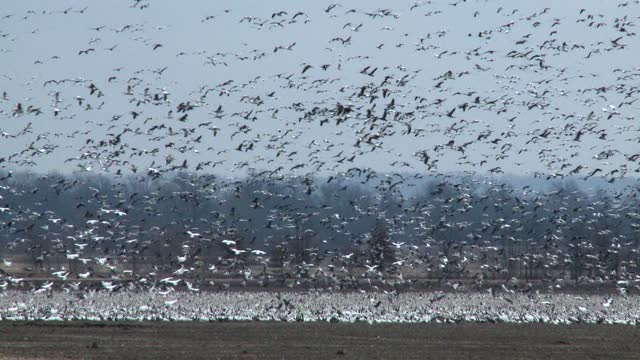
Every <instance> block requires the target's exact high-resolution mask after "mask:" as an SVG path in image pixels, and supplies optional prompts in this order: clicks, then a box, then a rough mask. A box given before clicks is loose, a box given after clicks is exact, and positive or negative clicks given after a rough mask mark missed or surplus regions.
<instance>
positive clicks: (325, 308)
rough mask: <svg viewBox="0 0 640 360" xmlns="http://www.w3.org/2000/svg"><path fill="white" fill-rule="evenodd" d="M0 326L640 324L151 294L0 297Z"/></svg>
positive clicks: (404, 303) (580, 316) (232, 295)
mask: <svg viewBox="0 0 640 360" xmlns="http://www.w3.org/2000/svg"><path fill="white" fill-rule="evenodd" d="M0 318H1V319H3V320H45V321H51V320H57V321H60V320H67V321H69V320H81V321H87V320H89V321H143V320H153V321H230V320H236V321H282V322H301V321H323V322H357V321H359V322H369V323H385V322H386V323H429V322H433V323H457V322H502V323H546V324H576V323H587V324H619V325H639V324H640V307H639V306H638V301H637V299H636V298H628V297H622V296H615V297H609V298H603V297H602V296H593V295H582V296H578V295H569V294H546V295H540V294H538V295H531V294H530V295H522V294H506V295H504V296H494V295H491V294H488V293H473V294H461V293H453V294H452V293H440V292H434V293H402V294H397V295H391V294H383V293H378V294H375V293H374V294H362V293H348V294H336V293H322V292H310V293H299V292H293V293H291V292H282V293H273V292H218V293H199V294H193V293H192V294H185V295H181V296H174V297H173V298H166V297H163V296H159V295H158V294H157V293H143V294H141V293H130V292H129V293H126V292H120V293H113V294H105V293H97V292H95V293H90V294H87V295H86V296H85V297H84V298H83V299H78V298H77V297H76V296H73V295H70V294H67V293H55V294H54V295H52V296H45V295H42V294H40V295H35V296H28V295H25V293H23V292H15V293H11V294H3V295H2V296H0Z"/></svg>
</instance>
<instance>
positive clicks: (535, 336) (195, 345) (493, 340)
mask: <svg viewBox="0 0 640 360" xmlns="http://www.w3.org/2000/svg"><path fill="white" fill-rule="evenodd" d="M181 358H183V359H305V360H309V359H337V358H341V359H563V360H569V359H581V360H582V359H640V328H637V327H628V326H612V325H571V326H554V325H543V324H535V325H514V324H414V325H398V324H378V325H368V324H329V323H306V324H305V323H273V322H271V323H256V322H211V323H206V322H185V323H175V322H173V323H159V322H144V323H83V322H74V323H38V322H2V323H0V359H181Z"/></svg>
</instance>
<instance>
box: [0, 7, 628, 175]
mask: <svg viewBox="0 0 640 360" xmlns="http://www.w3.org/2000/svg"><path fill="white" fill-rule="evenodd" d="M639 10H640V8H639V4H638V2H637V1H624V2H623V1H607V2H604V1H580V2H557V1H535V2H532V1H458V2H453V1H430V2H429V1H421V2H383V1H367V2H366V3H364V2H359V1H345V2H340V4H339V5H337V6H334V7H332V3H330V2H322V1H313V2H310V1H308V2H286V1H269V2H264V1H233V2H230V1H227V2H225V1H215V2H214V1H204V0H198V1H189V2H186V3H185V2H175V1H152V2H151V1H141V2H137V3H136V2H133V1H109V2H90V1H56V2H55V3H54V2H50V1H29V2H23V1H10V2H7V3H6V4H3V8H2V9H1V10H0V63H2V64H3V66H2V68H1V69H0V92H2V93H3V96H2V98H1V99H0V119H1V120H0V134H3V135H2V137H0V167H2V168H1V169H6V170H14V171H16V170H31V171H36V172H50V171H60V172H65V173H67V172H74V171H83V172H109V173H116V172H117V171H120V172H121V173H123V174H131V173H133V171H139V172H142V173H144V172H146V171H147V169H148V168H149V167H152V168H154V169H160V170H163V169H170V168H171V167H172V166H176V165H178V166H179V165H181V164H183V163H184V161H185V160H186V161H187V164H186V170H188V171H201V172H212V173H219V174H224V175H231V176H233V175H239V174H244V173H246V171H247V170H248V169H255V171H263V170H267V171H273V174H274V175H287V174H294V175H305V174H323V175H329V174H338V173H344V172H345V171H348V170H349V169H351V168H359V169H371V171H376V172H415V173H426V174H433V173H451V172H459V173H465V172H466V173H476V174H496V175H500V174H502V173H505V174H513V175H520V176H522V175H527V176H536V175H541V174H545V176H548V175H557V176H569V175H575V176H584V177H587V176H588V175H590V174H591V173H592V172H594V171H595V176H603V177H604V178H605V179H611V178H620V177H630V176H637V174H638V172H637V171H638V169H639V168H640V166H639V164H640V158H634V157H633V155H634V154H636V153H639V152H640V145H638V144H639V143H640V125H638V123H637V122H636V120H635V116H636V114H637V113H638V109H639V106H640V102H635V99H637V98H638V90H637V88H638V87H637V85H636V84H637V83H638V81H637V78H638V76H640V68H639V65H638V62H637V59H638V55H640V52H639V49H640V47H639V46H638V45H639V44H638V37H637V35H636V34H635V32H636V31H637V29H636V25H635V23H636V22H637V21H638V17H637V16H633V15H631V14H640V11H639ZM297 13H301V14H298V15H296V14H297ZM618 38H620V39H618ZM292 44H293V45H292ZM288 48H290V49H288ZM88 49H93V50H89V51H88V52H86V53H80V52H81V51H85V50H88ZM307 65H311V67H310V68H308V69H307V70H306V71H304V73H303V70H304V69H305V68H306V67H307ZM365 69H366V70H365ZM374 69H377V70H376V71H373V70H374ZM64 79H67V81H65V82H60V80H64ZM385 79H386V80H385ZM49 80H55V81H56V82H58V83H54V82H47V81H49ZM45 84H46V85H45ZM92 84H93V85H92ZM363 87H364V88H363ZM92 88H93V89H95V90H93V94H91V92H92ZM145 89H148V90H145ZM207 90H209V92H207ZM383 90H384V91H383ZM56 93H57V100H56ZM165 93H166V96H167V100H163V96H164V94H165ZM205 93H206V95H205ZM154 94H158V96H159V97H160V98H159V99H154V98H153V96H154ZM98 95H100V96H98ZM385 95H386V96H385ZM78 97H80V100H79V98H78ZM624 102H628V104H624ZM18 103H20V104H21V105H22V107H23V111H22V113H20V112H17V111H16V109H17V104H18ZM181 103H183V104H186V103H188V104H189V105H192V106H193V107H192V108H191V109H190V110H188V111H187V112H181V111H179V108H178V106H179V104H181ZM338 104H340V105H338ZM465 104H466V105H465ZM374 105H375V107H374ZM621 105H622V106H621ZM88 106H89V107H88ZM339 106H347V107H350V108H352V110H353V111H352V112H351V113H349V114H346V115H348V116H346V115H345V114H342V113H340V112H338V111H336V109H337V108H339ZM29 107H31V109H32V110H33V109H40V111H33V112H29V111H28V109H29ZM220 107H221V108H220ZM218 109H221V111H217V110H218ZM452 109H455V110H454V111H453V113H451V110H452ZM169 111H171V114H169ZM132 112H135V113H136V114H140V115H139V116H136V118H135V119H134V118H133V116H132ZM385 112H386V113H387V115H384V113H385ZM56 113H57V114H56ZM184 114H187V118H186V119H183V120H184V121H180V120H179V119H180V118H181V117H182V116H183V115H184ZM234 114H236V115H234ZM338 123H339V124H338ZM24 129H26V130H24ZM23 130H24V131H23ZM409 130H410V131H409ZM123 132H124V133H123ZM120 133H122V135H120V136H119V137H118V136H117V135H118V134H120ZM101 142H102V143H101ZM354 155H355V157H353V156H354ZM425 155H426V156H425ZM2 158H4V161H2ZM598 169H600V170H598Z"/></svg>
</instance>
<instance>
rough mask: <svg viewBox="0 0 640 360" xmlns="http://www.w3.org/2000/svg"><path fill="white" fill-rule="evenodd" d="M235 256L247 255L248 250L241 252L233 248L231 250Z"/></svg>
mask: <svg viewBox="0 0 640 360" xmlns="http://www.w3.org/2000/svg"><path fill="white" fill-rule="evenodd" d="M230 250H231V251H232V252H233V253H234V254H235V255H240V254H242V253H246V252H247V250H240V249H236V248H231V249H230Z"/></svg>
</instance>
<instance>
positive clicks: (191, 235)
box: [187, 230, 200, 239]
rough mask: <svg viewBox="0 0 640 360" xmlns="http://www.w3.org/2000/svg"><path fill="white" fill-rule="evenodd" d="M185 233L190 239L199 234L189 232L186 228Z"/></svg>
mask: <svg viewBox="0 0 640 360" xmlns="http://www.w3.org/2000/svg"><path fill="white" fill-rule="evenodd" d="M187 234H188V235H189V238H191V239H193V238H195V237H199V236H200V233H194V232H191V231H189V230H187Z"/></svg>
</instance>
